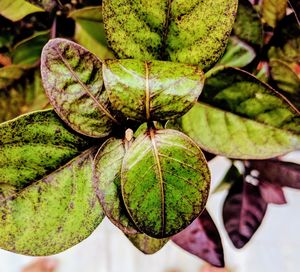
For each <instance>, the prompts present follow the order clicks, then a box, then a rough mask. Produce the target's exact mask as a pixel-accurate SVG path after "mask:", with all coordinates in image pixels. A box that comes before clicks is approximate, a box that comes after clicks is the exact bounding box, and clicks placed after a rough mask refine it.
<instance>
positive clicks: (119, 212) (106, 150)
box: [93, 138, 138, 234]
mask: <svg viewBox="0 0 300 272" xmlns="http://www.w3.org/2000/svg"><path fill="white" fill-rule="evenodd" d="M124 155H125V143H124V142H123V140H118V139H115V138H110V139H109V140H107V141H106V142H105V143H104V144H103V145H102V146H101V148H100V149H99V151H98V153H97V155H96V157H95V161H94V169H93V172H94V174H93V176H94V187H95V190H96V194H97V197H98V199H99V201H100V203H101V205H102V207H103V210H104V212H105V215H106V216H107V217H108V218H109V219H110V220H111V221H112V222H113V223H114V224H115V225H116V226H117V227H118V228H120V229H121V230H122V231H123V232H124V233H126V234H136V233H137V232H138V231H137V230H136V228H135V226H134V224H133V223H132V220H131V219H130V217H129V215H128V213H127V211H126V208H125V206H124V203H123V198H122V193H121V168H122V162H123V158H124Z"/></svg>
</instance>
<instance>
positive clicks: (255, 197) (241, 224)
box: [223, 176, 267, 248]
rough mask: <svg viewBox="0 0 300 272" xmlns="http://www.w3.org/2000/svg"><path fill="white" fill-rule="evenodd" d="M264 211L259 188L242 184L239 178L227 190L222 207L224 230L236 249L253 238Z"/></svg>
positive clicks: (265, 208)
mask: <svg viewBox="0 0 300 272" xmlns="http://www.w3.org/2000/svg"><path fill="white" fill-rule="evenodd" d="M266 210H267V203H266V202H265V200H264V199H263V198H262V197H261V194H260V191H259V187H258V186H254V185H252V184H251V183H248V182H244V181H243V177H242V176H241V178H240V180H239V181H238V182H235V183H234V184H233V186H232V187H231V189H230V190H229V193H228V195H227V197H226V199H225V202H224V206H223V220H224V225H225V229H226V231H227V233H228V235H229V238H230V240H231V241H232V243H233V244H234V246H235V247H236V248H242V247H244V246H245V245H246V244H247V243H248V242H249V240H250V239H251V238H252V237H253V235H254V234H255V232H256V230H257V229H258V228H259V226H260V224H261V222H262V220H263V218H264V216H265V213H266Z"/></svg>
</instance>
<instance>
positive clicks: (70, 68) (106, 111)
mask: <svg viewBox="0 0 300 272" xmlns="http://www.w3.org/2000/svg"><path fill="white" fill-rule="evenodd" d="M56 52H57V54H58V55H59V56H60V58H61V60H62V61H63V63H64V64H65V65H66V66H67V68H68V69H69V71H70V73H71V74H72V76H73V77H74V78H75V79H76V80H77V81H78V83H79V84H80V86H81V87H82V88H83V89H84V91H85V92H86V93H87V94H88V95H89V96H90V97H91V98H92V99H93V101H94V102H95V103H96V105H97V106H98V108H99V109H100V111H101V112H103V113H104V114H105V115H106V116H107V117H109V118H110V119H111V120H112V121H113V122H115V123H116V124H119V122H118V121H117V120H116V119H115V118H114V117H113V116H112V115H111V114H110V112H109V111H108V110H107V109H106V108H105V107H103V106H102V105H101V104H100V102H99V101H98V100H97V99H96V97H95V96H94V95H93V94H92V93H91V92H90V90H89V89H88V88H87V86H86V85H85V84H83V82H82V81H81V80H80V78H79V77H78V76H77V74H76V73H75V72H74V71H73V69H72V67H71V66H70V64H69V63H68V62H67V61H66V59H65V58H64V57H63V55H62V54H61V52H60V51H59V50H57V49H56Z"/></svg>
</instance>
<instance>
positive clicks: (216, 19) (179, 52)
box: [103, 0, 238, 69]
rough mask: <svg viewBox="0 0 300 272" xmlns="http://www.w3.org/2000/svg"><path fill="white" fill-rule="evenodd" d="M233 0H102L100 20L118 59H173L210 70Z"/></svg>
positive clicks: (225, 34) (225, 35)
mask: <svg viewBox="0 0 300 272" xmlns="http://www.w3.org/2000/svg"><path fill="white" fill-rule="evenodd" d="M237 2H238V1H237V0H206V1H199V0H192V1H184V0H174V1H169V0H154V1H145V0H135V1H127V0H104V1H103V19H104V25H105V29H106V32H107V38H108V41H109V44H110V46H111V48H112V49H113V50H114V51H115V52H116V54H117V55H118V57H119V58H135V59H139V60H143V61H148V60H156V59H160V60H171V61H174V62H182V63H189V64H198V65H199V66H200V68H201V69H209V68H210V67H211V66H213V64H215V63H216V62H217V61H218V59H219V57H220V56H221V55H222V53H223V51H224V49H225V46H224V45H225V44H226V43H227V39H228V37H229V35H230V32H231V29H232V25H233V23H234V19H235V13H236V10H237Z"/></svg>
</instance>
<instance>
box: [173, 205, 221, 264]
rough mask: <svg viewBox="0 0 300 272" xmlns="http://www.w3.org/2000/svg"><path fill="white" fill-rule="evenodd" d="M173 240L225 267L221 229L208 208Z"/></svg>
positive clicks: (202, 257) (212, 262) (206, 259)
mask: <svg viewBox="0 0 300 272" xmlns="http://www.w3.org/2000/svg"><path fill="white" fill-rule="evenodd" d="M172 241H173V242H175V243H176V244H177V245H178V246H180V247H181V248H183V249H184V250H186V251H187V252H189V253H191V254H193V255H195V256H197V257H199V258H201V259H203V260H204V261H206V262H208V263H210V264H211V265H213V266H217V267H224V253H223V246H222V241H221V237H220V234H219V231H218V229H217V227H216V225H215V223H214V221H213V220H212V218H211V217H210V215H209V213H208V211H207V210H204V211H203V212H202V214H201V215H200V216H199V217H198V218H197V219H196V220H195V221H194V222H193V223H192V224H191V225H189V226H188V227H187V228H186V229H184V230H183V231H182V232H180V233H178V234H177V235H175V236H173V237H172Z"/></svg>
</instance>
